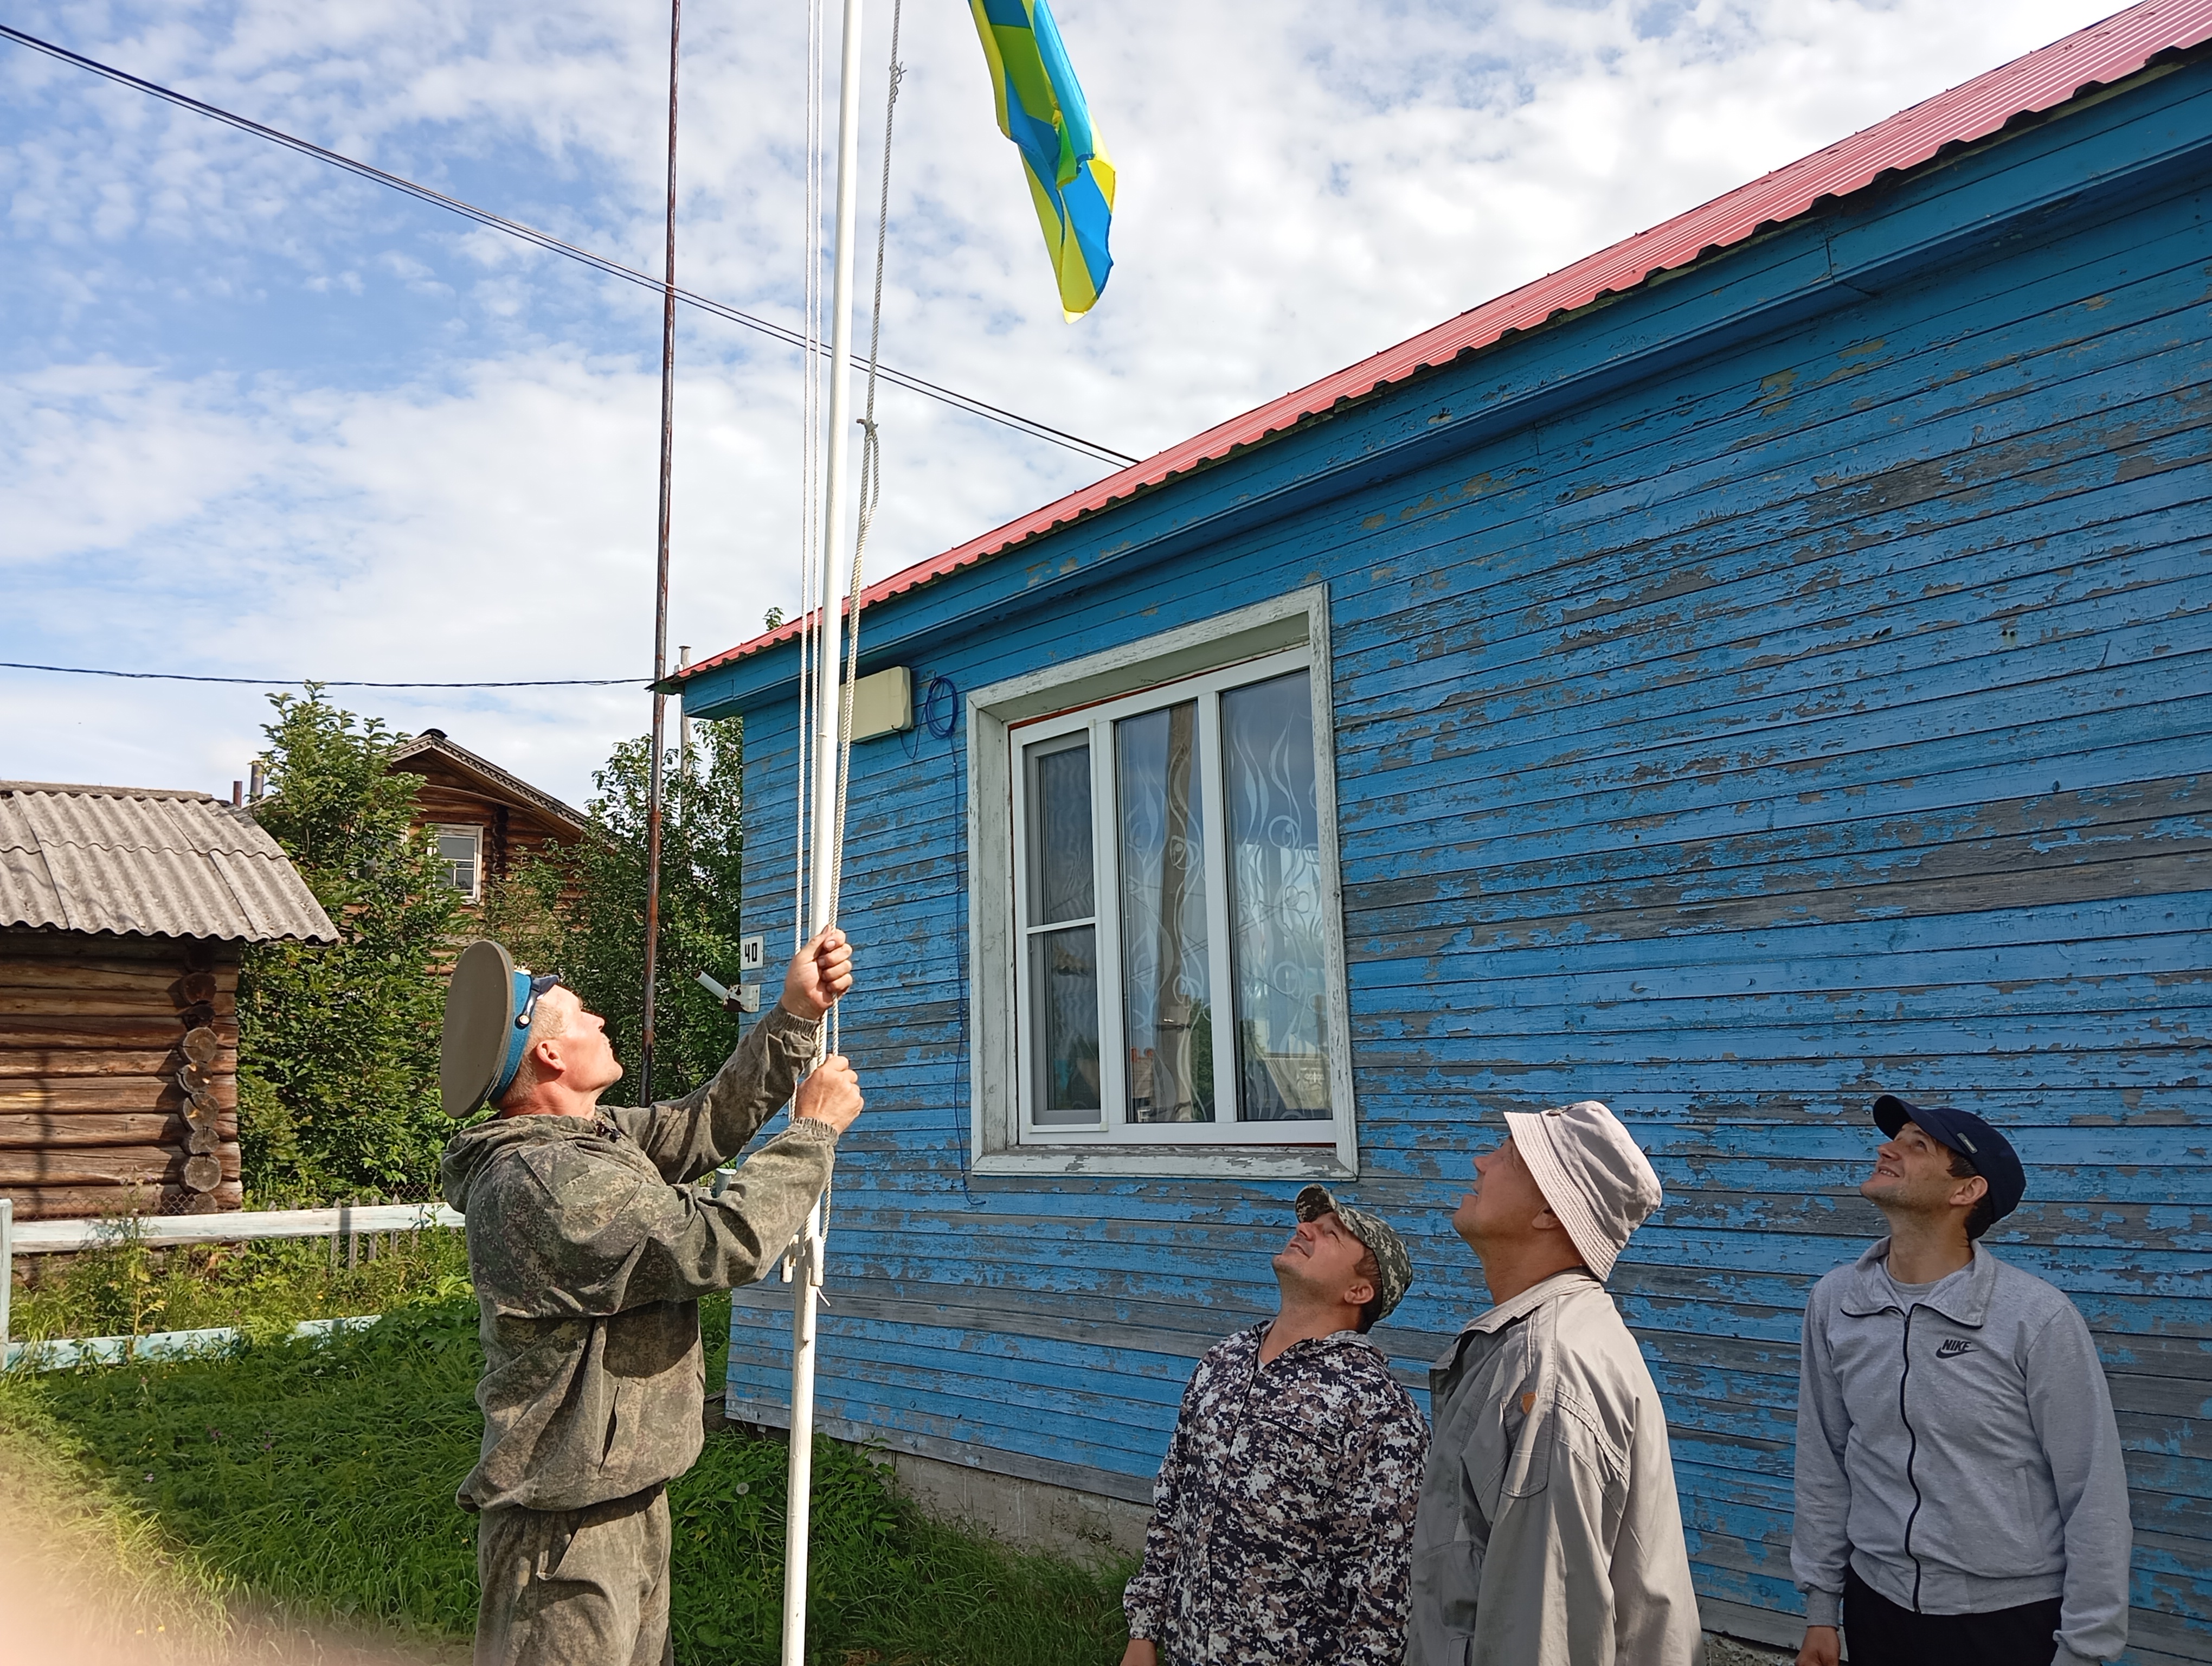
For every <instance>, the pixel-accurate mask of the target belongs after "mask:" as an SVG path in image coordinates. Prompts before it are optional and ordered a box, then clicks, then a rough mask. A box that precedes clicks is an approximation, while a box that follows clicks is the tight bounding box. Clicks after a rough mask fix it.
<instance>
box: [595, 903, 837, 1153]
mask: <svg viewBox="0 0 2212 1666" xmlns="http://www.w3.org/2000/svg"><path fill="white" fill-rule="evenodd" d="M852 987H853V949H852V945H851V944H850V943H848V941H847V940H846V938H845V933H842V931H839V930H838V929H837V928H836V927H835V926H831V927H828V928H827V929H826V930H824V931H823V932H821V933H818V934H817V936H816V937H815V939H814V940H813V941H812V942H811V943H809V944H807V945H806V946H805V948H803V949H801V950H800V951H799V952H798V954H796V955H794V956H793V958H792V962H791V965H790V968H789V970H787V971H786V972H785V974H784V978H783V993H782V994H781V996H780V997H779V998H778V999H777V1000H776V1004H775V1006H774V1008H772V1009H771V1010H770V1011H769V1012H767V1013H766V1014H764V1015H763V1017H762V1018H761V1020H760V1022H759V1023H757V1024H756V1025H753V1027H752V1028H751V1029H750V1030H749V1031H746V1032H745V1035H744V1039H743V1040H741V1041H739V1042H738V1045H737V1050H736V1051H735V1052H733V1053H732V1054H731V1055H730V1056H729V1059H728V1060H727V1061H726V1062H725V1063H724V1064H723V1066H722V1067H721V1068H720V1070H718V1071H716V1072H715V1073H714V1077H713V1079H711V1080H709V1081H708V1082H706V1083H705V1084H703V1085H701V1086H699V1087H696V1088H694V1089H693V1090H692V1091H690V1092H689V1093H687V1094H685V1095H684V1097H682V1098H680V1099H671V1100H665V1101H664V1102H662V1103H660V1104H655V1105H651V1106H648V1107H646V1108H644V1109H642V1110H617V1111H615V1112H613V1113H612V1115H613V1117H614V1120H615V1122H616V1123H617V1126H619V1127H620V1128H622V1130H623V1133H625V1134H628V1135H629V1137H630V1138H631V1139H633V1140H636V1141H637V1143H638V1145H639V1146H640V1148H641V1149H642V1150H643V1151H644V1152H645V1153H646V1155H647V1156H648V1157H650V1158H652V1159H653V1162H654V1164H656V1165H658V1166H659V1170H660V1172H661V1173H662V1174H663V1175H664V1176H665V1177H667V1178H668V1179H670V1180H671V1181H675V1182H678V1183H681V1182H684V1181H688V1180H696V1179H697V1178H699V1177H700V1176H702V1175H704V1174H707V1173H709V1172H711V1171H712V1170H713V1169H714V1166H715V1165H716V1164H719V1163H721V1162H723V1161H724V1160H725V1159H726V1158H728V1157H729V1156H730V1155H731V1154H732V1152H738V1151H742V1150H743V1149H744V1145H745V1142H746V1141H747V1140H750V1139H751V1138H752V1137H753V1135H754V1134H756V1133H757V1132H758V1131H759V1128H760V1125H761V1124H762V1123H763V1122H766V1121H767V1120H768V1119H769V1117H770V1116H773V1115H774V1114H775V1111H776V1109H777V1108H778V1107H779V1106H781V1104H784V1102H785V1101H787V1099H789V1098H790V1097H791V1095H792V1090H793V1087H794V1086H796V1085H797V1084H798V1081H799V1077H800V1075H801V1074H803V1073H805V1070H806V1068H807V1067H809V1066H810V1065H811V1064H812V1063H813V1062H814V1054H815V1049H816V1047H817V1044H818V1037H819V1034H820V1031H821V1025H822V1019H823V1016H824V1015H825V1014H826V1013H827V1012H829V1009H830V1008H831V1007H832V1006H835V1005H836V1003H837V1001H838V999H839V998H840V997H841V996H842V995H843V994H844V993H845V992H846V991H847V990H848V989H849V988H852Z"/></svg>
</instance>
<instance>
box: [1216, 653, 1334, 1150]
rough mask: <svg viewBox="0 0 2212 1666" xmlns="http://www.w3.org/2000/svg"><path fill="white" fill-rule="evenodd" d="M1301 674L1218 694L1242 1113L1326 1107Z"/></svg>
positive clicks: (1284, 1113) (1306, 705) (1314, 821)
mask: <svg viewBox="0 0 2212 1666" xmlns="http://www.w3.org/2000/svg"><path fill="white" fill-rule="evenodd" d="M1306 675H1307V674H1306V673H1305V672H1303V671H1297V672H1291V674H1290V675H1289V676H1287V677H1277V678H1271V679H1269V680H1268V681H1267V682H1265V683H1253V684H1248V685H1247V686H1245V687H1243V688H1241V689H1231V690H1228V691H1226V692H1225V693H1224V694H1223V695H1222V696H1221V747H1222V752H1223V758H1222V777H1223V787H1224V798H1225V809H1226V813H1227V817H1228V821H1229V827H1228V836H1229V837H1228V843H1229V908H1230V914H1229V920H1230V964H1231V967H1232V969H1233V970H1232V976H1233V977H1234V978H1235V981H1236V986H1237V987H1236V991H1235V994H1236V1012H1237V1091H1238V1104H1239V1107H1240V1113H1241V1115H1242V1117H1243V1120H1245V1121H1247V1122H1302V1121H1306V1120H1310V1119H1315V1118H1320V1117H1325V1116H1328V1114H1329V1104H1328V1017H1327V1007H1326V1006H1325V1004H1324V990H1325V988H1326V982H1325V979H1324V976H1323V967H1324V965H1325V964H1326V963H1325V960H1324V958H1323V955H1322V945H1323V943H1324V942H1325V940H1326V939H1325V935H1324V932H1323V927H1322V885H1321V818H1320V815H1319V813H1318V812H1317V810H1316V806H1315V800H1314V741H1313V702H1312V700H1311V698H1310V696H1309V694H1308V692H1307V684H1306Z"/></svg>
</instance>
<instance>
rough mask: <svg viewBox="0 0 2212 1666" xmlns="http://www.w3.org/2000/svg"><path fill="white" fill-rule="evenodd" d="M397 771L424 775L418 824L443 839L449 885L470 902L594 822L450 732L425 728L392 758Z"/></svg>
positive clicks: (419, 790)
mask: <svg viewBox="0 0 2212 1666" xmlns="http://www.w3.org/2000/svg"><path fill="white" fill-rule="evenodd" d="M391 769H392V773H393V774H395V775H398V774H407V775H420V776H421V777H422V785H421V787H418V788H417V789H416V797H415V821H416V826H418V827H420V828H422V830H424V831H425V832H427V833H428V834H429V835H430V836H433V837H435V839H436V840H437V842H438V860H439V864H440V866H441V867H442V868H443V869H444V871H445V873H446V876H447V883H448V884H450V885H452V886H453V889H454V890H455V891H459V892H460V894H461V897H462V899H463V901H464V902H465V903H467V904H468V905H469V906H470V907H471V908H473V907H475V906H477V904H478V903H480V902H481V901H482V900H483V887H484V885H485V884H486V882H487V881H492V882H496V881H497V880H499V879H504V878H505V877H506V875H507V871H508V870H509V868H510V867H511V866H513V864H514V863H516V862H517V861H520V860H526V859H528V858H531V857H534V856H543V855H544V854H548V853H549V852H555V851H558V850H560V849H562V848H565V847H567V846H569V845H573V844H574V843H575V842H576V841H577V840H578V839H580V838H581V837H583V836H584V832H585V830H586V828H587V827H588V826H589V825H590V820H589V818H587V817H586V816H585V814H584V813H583V812H581V811H580V810H576V809H573V808H571V807H570V806H568V805H566V804H563V803H562V801H561V800H559V799H556V798H555V797H554V796H553V795H552V794H551V793H547V792H544V791H542V790H540V789H539V788H538V787H532V785H531V784H530V783H529V782H528V781H525V780H523V779H522V777H521V776H520V775H516V774H514V773H513V771H512V770H508V769H501V767H500V766H499V765H498V764H496V763H493V762H492V761H491V760H490V759H489V758H488V757H479V756H478V755H477V753H475V752H472V751H470V750H469V749H468V748H467V747H465V746H464V745H460V744H459V742H458V741H456V740H453V739H451V738H450V737H449V736H447V733H446V732H445V731H444V730H443V729H425V730H423V731H422V733H420V734H418V735H416V737H415V738H414V739H412V740H408V741H404V742H402V743H401V744H400V745H399V747H398V750H397V751H394V752H393V753H392V764H391Z"/></svg>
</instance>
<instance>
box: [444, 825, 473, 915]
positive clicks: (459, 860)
mask: <svg viewBox="0 0 2212 1666" xmlns="http://www.w3.org/2000/svg"><path fill="white" fill-rule="evenodd" d="M438 866H440V867H441V868H442V869H443V870H444V872H445V875H446V883H447V884H448V885H451V886H453V889H454V890H455V891H459V892H460V893H461V895H462V896H464V897H467V898H468V899H469V901H471V903H473V902H475V901H476V900H477V889H478V884H479V881H480V879H481V876H482V874H483V829H482V828H480V827H452V826H445V827H441V828H439V829H438Z"/></svg>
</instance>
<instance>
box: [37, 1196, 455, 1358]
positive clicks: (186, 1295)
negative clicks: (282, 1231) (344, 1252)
mask: <svg viewBox="0 0 2212 1666" xmlns="http://www.w3.org/2000/svg"><path fill="white" fill-rule="evenodd" d="M362 1242H363V1246H364V1248H365V1249H368V1250H369V1251H370V1252H371V1253H370V1255H369V1256H368V1257H367V1258H364V1259H362V1260H361V1261H360V1262H359V1263H358V1265H356V1266H355V1267H353V1268H348V1267H346V1266H345V1265H344V1262H343V1257H342V1256H340V1257H333V1256H332V1255H331V1245H330V1241H329V1240H328V1239H326V1238H274V1239H264V1240H262V1241H260V1242H258V1243H206V1244H191V1245H185V1246H180V1247H178V1248H174V1249H153V1248H151V1247H149V1245H148V1244H146V1243H144V1242H143V1240H142V1239H141V1238H140V1237H138V1236H137V1232H136V1231H135V1230H134V1225H133V1223H131V1222H130V1221H128V1220H124V1221H118V1223H117V1224H116V1228H115V1233H114V1236H113V1237H112V1238H111V1239H110V1240H109V1241H108V1242H106V1243H101V1244H100V1245H98V1246H96V1247H95V1248H93V1249H87V1250H85V1251H83V1252H82V1253H80V1254H77V1255H75V1256H70V1257H68V1258H67V1259H66V1260H63V1259H61V1258H59V1257H57V1258H55V1259H54V1260H53V1261H52V1262H46V1264H45V1265H41V1266H35V1267H30V1266H27V1263H28V1262H29V1258H24V1259H23V1261H21V1262H19V1263H18V1264H19V1266H27V1270H29V1271H32V1272H33V1274H34V1275H35V1281H34V1282H32V1283H31V1284H29V1285H28V1286H27V1287H26V1288H24V1289H21V1290H19V1291H17V1292H16V1293H15V1309H14V1312H13V1315H12V1316H11V1318H10V1320H9V1332H10V1333H11V1334H12V1335H14V1336H15V1339H16V1340H18V1341H47V1340H50V1339H54V1338H60V1337H70V1336H142V1335H146V1334H147V1333H149V1332H151V1331H157V1330H201V1329H212V1328H214V1327H216V1326H218V1325H228V1326H234V1327H235V1328H237V1329H241V1330H246V1331H249V1332H252V1333H254V1334H257V1335H273V1334H276V1333H278V1332H282V1331H285V1330H289V1329H290V1328H291V1327H292V1326H294V1325H295V1324H297V1323H299V1322H300V1321H301V1320H302V1319H335V1318H346V1317H351V1316H355V1315H357V1314H365V1313H391V1312H394V1311H397V1310H400V1309H403V1308H411V1307H418V1306H423V1305H430V1306H437V1305H441V1304H452V1303H453V1302H455V1301H456V1300H463V1301H465V1300H467V1299H469V1294H470V1292H469V1281H468V1277H469V1257H468V1246H467V1243H465V1240H464V1238H463V1236H462V1234H461V1233H460V1231H459V1230H457V1229H454V1228H449V1227H430V1228H428V1229H426V1230H424V1231H419V1232H392V1233H377V1234H374V1235H370V1234H363V1235H362ZM40 1260H41V1261H43V1260H44V1258H43V1257H42V1258H40ZM334 1260H335V1261H336V1262H337V1264H336V1265H333V1264H332V1263H333V1261H334Z"/></svg>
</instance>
